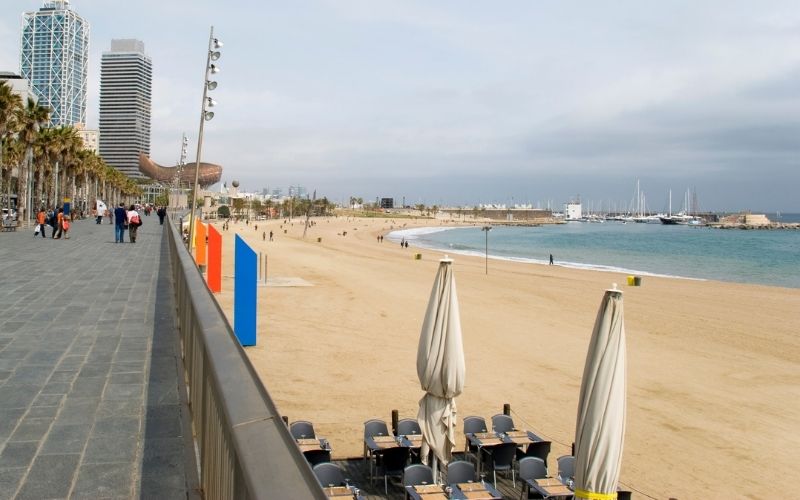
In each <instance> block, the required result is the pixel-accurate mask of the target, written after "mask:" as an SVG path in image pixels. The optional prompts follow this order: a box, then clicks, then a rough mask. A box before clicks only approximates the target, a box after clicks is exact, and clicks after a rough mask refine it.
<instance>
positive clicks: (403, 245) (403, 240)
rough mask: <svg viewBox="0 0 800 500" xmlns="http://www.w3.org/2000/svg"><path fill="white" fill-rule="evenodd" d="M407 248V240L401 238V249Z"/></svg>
mask: <svg viewBox="0 0 800 500" xmlns="http://www.w3.org/2000/svg"><path fill="white" fill-rule="evenodd" d="M405 246H406V239H405V238H400V248H405Z"/></svg>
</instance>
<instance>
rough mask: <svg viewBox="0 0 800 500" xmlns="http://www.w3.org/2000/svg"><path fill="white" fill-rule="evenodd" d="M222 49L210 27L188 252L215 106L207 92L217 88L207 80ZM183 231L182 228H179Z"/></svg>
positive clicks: (213, 70)
mask: <svg viewBox="0 0 800 500" xmlns="http://www.w3.org/2000/svg"><path fill="white" fill-rule="evenodd" d="M221 47H222V42H220V41H219V40H218V39H216V38H214V27H213V26H212V27H211V32H210V33H209V35H208V55H207V57H206V68H205V71H204V73H203V101H202V105H201V107H200V132H199V133H198V134H197V157H196V158H195V161H194V188H193V189H192V215H191V220H190V222H189V250H190V251H191V248H192V240H193V239H194V226H195V209H196V207H197V184H198V183H199V181H200V155H201V153H202V152H203V125H204V124H205V122H207V121H208V120H211V119H212V118H214V113H213V112H212V111H208V108H211V107H213V106H216V104H217V103H216V101H214V99H212V98H210V97H208V91H209V90H214V89H215V88H217V82H214V81H211V80H209V77H210V76H211V75H213V74H215V73H219V67H218V66H217V65H216V64H213V62H212V61H216V60H217V59H219V58H220V55H221V54H220V52H219V51H218V50H217V49H219V48H221ZM181 231H183V228H181Z"/></svg>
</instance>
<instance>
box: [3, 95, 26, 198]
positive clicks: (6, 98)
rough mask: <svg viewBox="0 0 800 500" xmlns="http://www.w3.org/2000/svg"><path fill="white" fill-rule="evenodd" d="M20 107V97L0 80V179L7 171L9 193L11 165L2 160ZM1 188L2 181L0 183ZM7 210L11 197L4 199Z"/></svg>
mask: <svg viewBox="0 0 800 500" xmlns="http://www.w3.org/2000/svg"><path fill="white" fill-rule="evenodd" d="M21 109H22V99H21V98H20V96H18V95H17V94H15V93H14V92H13V91H12V89H11V86H10V85H8V84H6V83H5V82H0V179H3V178H5V177H6V172H8V193H9V195H10V194H11V168H12V167H11V165H9V166H8V167H6V166H5V165H4V162H3V153H4V145H5V142H6V141H7V140H8V139H9V138H11V136H13V135H14V134H15V133H16V132H17V127H18V126H19V114H20V110H21ZM0 188H2V183H0ZM6 202H7V203H8V208H9V212H10V211H11V197H10V196H9V198H8V199H7V200H6Z"/></svg>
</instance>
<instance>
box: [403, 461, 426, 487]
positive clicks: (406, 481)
mask: <svg viewBox="0 0 800 500" xmlns="http://www.w3.org/2000/svg"><path fill="white" fill-rule="evenodd" d="M418 484H433V470H432V469H431V468H430V467H428V466H427V465H423V464H414V465H409V466H408V467H406V468H405V470H404V471H403V486H416V485H418Z"/></svg>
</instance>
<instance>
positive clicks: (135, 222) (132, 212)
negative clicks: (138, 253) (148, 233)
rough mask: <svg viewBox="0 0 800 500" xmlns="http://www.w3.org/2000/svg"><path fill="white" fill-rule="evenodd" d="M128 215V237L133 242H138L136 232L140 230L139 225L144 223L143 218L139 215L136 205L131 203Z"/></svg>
mask: <svg viewBox="0 0 800 500" xmlns="http://www.w3.org/2000/svg"><path fill="white" fill-rule="evenodd" d="M126 216H127V220H128V238H129V239H130V240H131V243H136V233H138V231H139V226H141V225H142V218H141V217H140V216H139V212H137V211H136V206H135V205H131V208H129V209H128V213H127V214H126Z"/></svg>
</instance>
